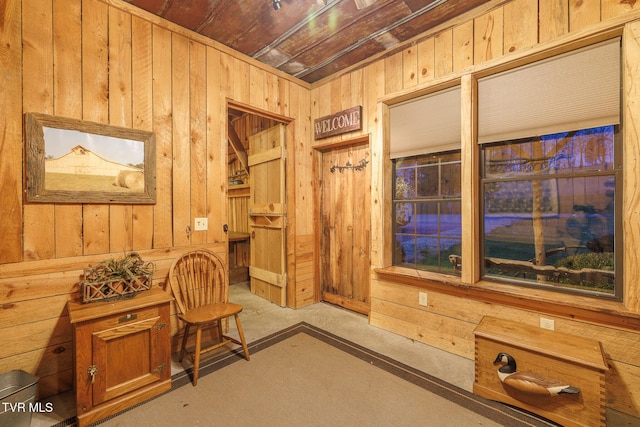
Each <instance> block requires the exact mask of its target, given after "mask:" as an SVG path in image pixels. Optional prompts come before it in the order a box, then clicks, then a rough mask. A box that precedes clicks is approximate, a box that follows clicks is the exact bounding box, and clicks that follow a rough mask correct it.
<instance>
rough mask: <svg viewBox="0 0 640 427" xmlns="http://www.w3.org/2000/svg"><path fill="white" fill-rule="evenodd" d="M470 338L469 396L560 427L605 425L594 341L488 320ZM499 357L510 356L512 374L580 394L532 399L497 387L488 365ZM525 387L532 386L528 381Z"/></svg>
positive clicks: (602, 367)
mask: <svg viewBox="0 0 640 427" xmlns="http://www.w3.org/2000/svg"><path fill="white" fill-rule="evenodd" d="M474 334H475V345H476V358H475V382H474V384H473V392H474V393H476V394H478V395H480V396H482V397H486V398H488V399H492V400H497V401H499V402H503V403H507V404H509V405H513V406H517V407H519V408H523V409H525V410H527V411H529V412H533V413H534V414H538V415H541V416H543V417H546V418H548V419H550V420H553V421H555V422H557V423H560V424H562V425H563V426H566V427H570V426H576V427H577V426H604V425H606V413H605V410H606V408H605V405H606V402H607V397H606V389H605V375H606V371H607V370H608V367H607V363H606V360H605V357H604V351H603V349H602V345H601V344H600V342H599V341H595V340H592V339H589V338H585V337H580V336H576V335H570V334H565V333H562V332H557V331H550V330H546V329H541V328H537V327H534V326H530V325H525V324H521V323H518V322H514V321H509V320H505V319H497V318H494V317H489V316H486V317H484V318H483V319H482V321H481V322H480V324H479V325H478V327H477V328H476V329H475V331H474ZM501 352H506V353H508V354H510V355H511V356H513V358H514V359H515V360H516V361H517V365H516V366H517V371H529V372H532V373H534V374H535V375H539V376H541V378H545V379H547V380H548V379H555V380H559V381H562V382H563V383H566V384H569V385H571V386H573V387H577V388H579V389H580V393H578V394H558V395H542V394H532V393H525V392H523V391H521V390H518V389H517V388H514V387H511V386H508V385H507V384H503V383H502V382H501V381H500V379H499V378H498V374H497V366H495V365H494V364H493V362H494V360H495V359H496V356H497V355H498V353H501ZM528 381H529V382H530V383H531V382H532V381H534V380H532V379H531V378H528ZM545 385H546V384H545Z"/></svg>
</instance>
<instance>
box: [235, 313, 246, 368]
mask: <svg viewBox="0 0 640 427" xmlns="http://www.w3.org/2000/svg"><path fill="white" fill-rule="evenodd" d="M233 317H234V318H235V319H236V327H237V328H238V335H240V342H241V343H242V349H243V350H244V358H245V359H247V360H249V348H248V347H247V342H246V341H245V340H244V331H243V330H242V324H241V323H240V317H239V316H238V314H234V315H233Z"/></svg>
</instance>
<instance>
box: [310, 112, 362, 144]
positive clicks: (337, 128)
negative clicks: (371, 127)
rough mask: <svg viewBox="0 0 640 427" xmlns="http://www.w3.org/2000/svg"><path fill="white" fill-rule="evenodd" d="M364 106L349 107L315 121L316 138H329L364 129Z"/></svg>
mask: <svg viewBox="0 0 640 427" xmlns="http://www.w3.org/2000/svg"><path fill="white" fill-rule="evenodd" d="M361 117H362V106H361V105H359V106H357V107H352V108H349V109H348V110H343V111H340V112H339V113H336V114H332V115H330V116H324V117H320V118H319V119H316V120H315V121H314V122H313V128H314V135H315V139H322V138H327V137H330V136H334V135H340V134H342V133H347V132H351V131H354V130H360V129H362V120H361Z"/></svg>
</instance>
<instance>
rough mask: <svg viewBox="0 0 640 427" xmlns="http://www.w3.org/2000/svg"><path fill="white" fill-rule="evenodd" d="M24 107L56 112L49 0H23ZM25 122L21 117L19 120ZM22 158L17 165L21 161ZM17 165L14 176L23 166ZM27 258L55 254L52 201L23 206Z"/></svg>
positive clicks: (39, 257)
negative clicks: (54, 109) (50, 203)
mask: <svg viewBox="0 0 640 427" xmlns="http://www.w3.org/2000/svg"><path fill="white" fill-rule="evenodd" d="M22 19H23V25H22V28H23V40H24V43H25V45H26V48H25V49H24V51H23V59H22V61H23V69H24V71H23V75H22V78H23V85H24V93H23V109H24V111H32V112H40V113H48V114H50V113H52V112H53V16H52V8H51V2H50V1H26V2H24V3H23V10H22ZM20 122H22V120H20ZM21 164H22V161H20V162H19V163H18V164H17V165H21ZM17 165H16V166H14V167H16V169H14V174H15V175H14V176H15V177H16V178H17V174H18V173H20V175H21V174H22V169H21V168H18V167H17ZM14 179H15V178H14ZM23 211H24V231H23V233H24V234H23V239H24V258H25V259H28V260H35V259H47V258H51V257H53V256H55V238H54V234H55V233H54V222H55V221H54V219H55V209H54V206H53V205H49V204H37V203H34V204H29V205H26V206H24V208H23Z"/></svg>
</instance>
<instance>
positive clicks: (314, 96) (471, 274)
mask: <svg viewBox="0 0 640 427" xmlns="http://www.w3.org/2000/svg"><path fill="white" fill-rule="evenodd" d="M639 20H640V3H638V2H628V1H620V0H594V1H574V0H568V1H553V0H512V1H490V2H488V3H486V4H485V5H483V6H481V7H479V8H477V9H476V10H474V11H471V12H470V13H468V14H467V15H465V16H461V17H459V18H457V19H455V20H454V21H450V22H447V23H445V24H443V25H441V26H440V27H438V28H436V29H434V30H432V31H430V32H429V33H425V34H423V35H421V36H420V37H418V38H416V39H415V40H413V41H412V42H411V43H408V44H406V45H405V46H403V47H402V48H401V49H399V50H397V51H396V52H393V53H391V54H387V55H385V56H380V57H379V58H375V59H374V60H373V61H372V62H371V63H368V64H365V66H362V67H354V68H353V69H352V70H349V71H347V72H345V73H342V74H339V75H334V76H331V77H329V78H327V79H325V80H324V81H321V82H318V83H316V84H314V85H313V86H312V92H311V102H312V106H311V112H312V120H313V119H316V118H319V117H322V116H324V115H328V114H331V113H333V112H336V111H340V110H342V109H346V108H349V107H353V106H355V105H362V106H363V124H364V126H363V130H362V131H361V132H353V133H351V134H346V135H341V136H336V137H333V138H331V139H329V140H322V141H321V144H322V146H323V147H327V146H331V144H332V143H333V144H336V145H340V144H343V143H344V141H345V140H349V139H352V138H356V137H359V136H362V135H366V134H368V135H369V138H370V143H371V153H372V162H371V168H370V173H371V179H372V189H371V230H372V243H371V263H372V265H371V275H372V285H371V286H372V288H371V300H372V302H371V315H370V318H369V320H370V323H371V324H372V325H376V326H379V327H381V328H384V329H387V330H390V331H393V332H396V333H398V334H400V335H403V336H406V337H408V338H411V339H415V340H417V341H421V342H424V343H427V344H430V345H433V346H435V347H438V348H441V349H444V350H446V351H449V352H452V353H455V354H457V355H460V356H462V357H465V358H468V359H473V358H474V335H473V330H474V328H475V327H476V326H477V325H478V323H479V322H480V320H481V319H482V318H483V316H486V315H490V316H494V317H498V318H502V319H505V321H510V320H511V319H517V321H519V322H524V323H527V324H530V325H534V326H539V320H540V316H541V315H544V317H547V318H551V319H554V320H555V326H556V330H559V331H563V332H567V333H571V334H576V335H580V336H585V337H590V338H593V339H596V340H599V341H601V342H602V344H603V347H604V350H605V352H606V356H607V358H608V360H607V362H608V364H609V367H610V370H609V371H608V373H607V406H608V408H609V410H610V411H609V412H610V414H614V415H611V416H615V413H624V414H628V415H631V416H635V417H640V395H638V394H637V393H636V392H635V390H638V389H640V351H638V349H639V348H640V332H639V331H638V330H637V325H638V319H639V318H640V304H639V302H638V301H639V300H638V296H639V295H640V285H639V283H640V270H638V263H637V253H638V242H639V241H640V231H638V223H640V222H639V221H638V218H637V209H636V208H637V203H638V202H637V200H638V197H639V196H638V194H637V193H638V192H637V187H638V182H640V176H639V175H638V173H637V172H636V169H637V168H636V167H634V166H633V162H635V159H637V153H638V150H639V147H640V145H639V144H638V140H639V138H638V137H639V135H638V134H637V127H638V126H637V124H638V123H640V116H639V115H638V111H637V110H638V109H637V107H636V106H637V104H638V103H639V102H640V94H639V93H638V89H637V88H636V86H637V85H636V84H634V83H632V82H637V81H638V80H639V79H640V44H639V43H638V40H639V38H638V35H639V34H640V22H639ZM625 24H626V25H625ZM623 27H624V31H625V40H624V42H623V44H624V46H623V50H624V55H625V65H624V67H625V77H624V79H625V81H626V82H628V83H627V85H626V86H625V105H624V107H623V110H624V113H623V114H624V126H625V128H624V132H625V137H624V138H625V144H624V145H625V158H626V160H625V165H624V170H625V172H624V175H625V188H626V190H625V201H624V206H625V208H624V210H625V212H624V222H625V227H624V235H625V278H624V282H625V295H626V296H625V301H624V303H623V304H617V305H615V304H614V305H611V306H609V305H607V304H602V306H603V308H602V310H601V311H600V312H598V310H592V312H591V315H592V316H593V320H589V319H588V317H589V316H584V317H582V318H580V319H579V320H576V319H573V313H570V312H563V311H562V310H560V309H557V307H556V308H555V309H553V310H551V311H549V310H550V309H549V306H551V304H552V303H553V299H552V297H551V298H546V299H545V298H542V299H538V298H533V299H531V300H529V299H528V298H527V296H526V295H531V293H529V294H526V295H525V294H524V292H523V295H518V294H516V295H512V297H511V298H504V299H502V300H501V297H500V296H498V297H497V298H494V299H492V300H487V299H484V298H483V296H482V295H483V294H482V290H481V288H482V286H486V285H489V286H491V287H493V286H494V284H488V283H483V282H480V281H479V268H478V266H477V265H470V264H472V263H467V264H465V271H463V277H462V278H461V279H452V278H450V277H446V276H441V275H437V274H428V273H426V274H425V272H422V273H414V274H408V273H407V272H406V271H404V270H402V269H397V271H394V269H393V268H389V266H390V265H391V241H392V238H391V230H390V225H389V222H390V221H389V219H390V218H391V213H390V197H389V196H388V195H389V194H391V188H390V187H391V185H390V184H391V173H390V162H389V160H388V158H386V157H388V156H386V157H385V153H388V129H387V127H386V125H385V123H386V122H387V114H388V109H387V108H386V107H385V103H388V102H395V101H397V100H404V99H408V98H411V97H415V96H418V95H421V94H424V93H427V92H429V91H434V90H438V89H440V88H442V87H445V86H447V85H451V84H452V83H451V82H454V83H453V84H461V86H462V93H463V99H464V100H466V101H464V105H463V108H462V111H463V117H462V119H463V141H462V151H463V157H464V158H465V160H464V161H465V162H466V163H465V165H466V166H468V167H465V168H463V169H464V171H463V177H462V181H463V186H464V187H465V188H464V189H463V209H464V212H463V223H464V224H465V225H464V226H463V232H464V234H465V240H466V241H467V242H469V243H467V245H466V247H467V248H469V247H471V249H467V250H468V252H466V253H465V252H464V251H465V248H463V258H465V256H467V259H471V258H469V256H471V257H473V256H477V252H474V250H473V247H472V246H473V242H474V241H475V240H476V239H475V238H476V237H477V233H478V231H477V228H478V226H477V211H475V209H476V207H475V206H474V204H473V201H474V200H476V198H477V189H475V187H474V182H475V180H476V179H477V173H476V170H477V167H476V166H474V165H475V162H476V161H477V160H475V156H477V148H475V147H474V146H473V143H472V141H473V134H474V132H475V131H474V121H475V119H474V113H473V109H474V106H473V102H472V97H473V78H474V77H473V75H474V73H477V72H487V70H489V69H501V68H505V66H506V64H507V63H509V62H512V61H515V62H517V61H518V60H519V61H521V62H522V63H524V61H526V60H527V59H528V57H531V55H540V54H541V53H542V52H544V51H545V49H548V48H551V47H560V49H562V46H564V45H568V44H570V43H573V44H574V45H575V44H576V42H577V43H579V42H580V41H583V40H585V39H586V38H589V37H594V35H598V34H604V33H607V32H609V31H612V29H614V28H619V29H621V28H623ZM539 57H540V56H539ZM327 100H330V101H327ZM319 144H320V143H314V144H312V145H314V146H317V145H319ZM319 184H320V182H319ZM465 227H466V228H465ZM465 230H466V231H465ZM463 246H464V245H463ZM321 256H322V255H321ZM452 283H453V284H454V285H451V284H452ZM456 283H457V284H456ZM469 285H473V286H475V288H476V290H477V292H474V293H469V292H468V286H469ZM454 289H455V290H456V291H454ZM494 289H495V288H494ZM520 289H522V288H520ZM420 291H422V292H425V291H428V295H429V297H428V298H429V299H428V301H429V305H428V307H423V306H420V305H419V304H418V293H419V292H420ZM497 295H500V294H499V292H498V294H497ZM516 300H518V302H517V303H515V304H514V301H516ZM580 300H581V299H580V298H576V301H580ZM580 302H581V303H582V304H583V305H588V304H589V303H590V302H589V301H588V298H587V299H585V301H580ZM591 303H593V301H591ZM565 307H567V306H565ZM610 309H611V310H610ZM610 311H611V312H615V313H616V315H615V317H616V322H613V324H612V323H609V325H610V326H607V322H606V321H603V322H599V320H604V318H602V319H599V318H598V314H599V313H608V312H610ZM625 325H626V326H625ZM472 381H473V378H469V384H470V385H471V383H472Z"/></svg>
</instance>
